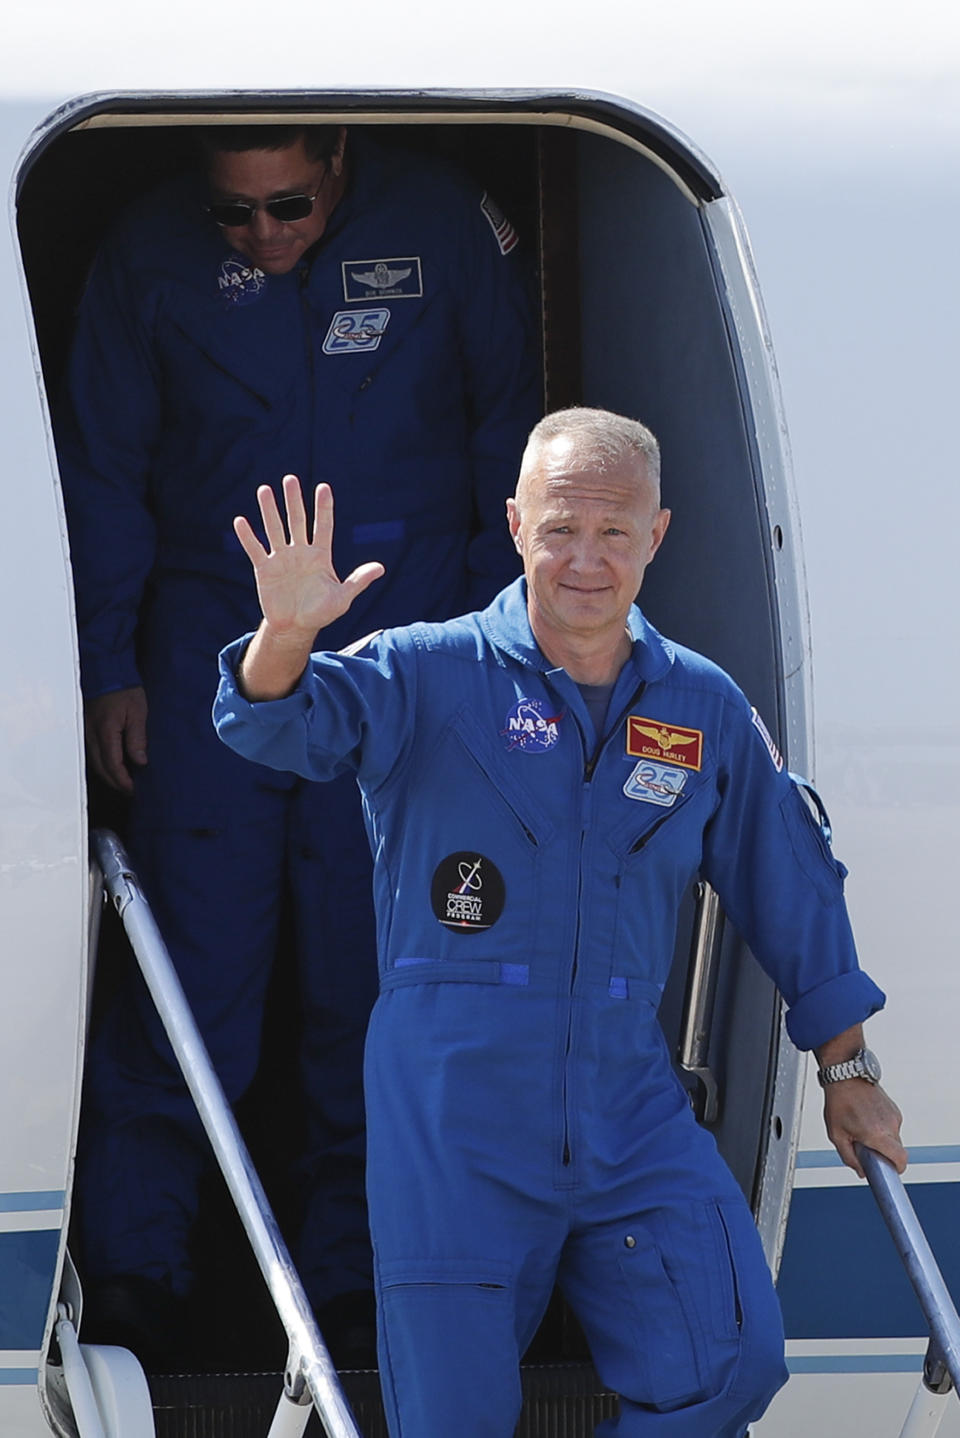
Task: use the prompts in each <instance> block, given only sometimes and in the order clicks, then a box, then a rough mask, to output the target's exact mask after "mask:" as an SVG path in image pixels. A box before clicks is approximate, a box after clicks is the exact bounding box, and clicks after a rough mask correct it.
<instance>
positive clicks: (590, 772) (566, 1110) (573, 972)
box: [561, 681, 647, 1168]
mask: <svg viewBox="0 0 960 1438" xmlns="http://www.w3.org/2000/svg"><path fill="white" fill-rule="evenodd" d="M646 687H647V686H646V682H645V681H644V682H641V684H640V686H639V688H638V689H636V690H635V691H634V693H633V694H631V696H630V699H629V701H628V702H627V705H626V708H625V709H623V710H622V711H621V713H620V714H619V715H618V716H617V719H616V722H615V723H614V724H612V725H608V726H607V732H606V734H604V735H602V736H601V737H600V739H599V740H598V741H597V744H596V747H595V748H594V751H593V754H592V755H588V754H587V741H586V735H585V734H584V732H583V728H582V727H581V725H580V722H579V720H576V715H574V719H575V720H576V723H577V730H578V732H579V734H580V743H581V744H582V746H583V753H584V764H583V783H582V789H581V800H580V815H581V822H580V852H579V856H578V860H577V926H576V931H575V933H574V939H573V962H572V963H571V965H570V987H569V989H568V991H567V1033H566V1039H565V1041H564V1050H563V1083H562V1093H561V1103H562V1107H563V1147H562V1150H561V1164H562V1166H563V1167H564V1168H569V1167H570V1164H571V1163H572V1162H573V1152H572V1148H571V1143H570V1103H569V1084H568V1077H569V1070H570V1054H571V1051H572V1048H573V990H574V986H575V985H576V981H577V972H578V970H579V967H580V914H581V909H582V899H583V848H584V843H585V841H586V837H587V831H586V827H585V825H584V823H583V816H584V813H585V810H586V808H587V804H588V802H589V794H590V784H591V783H592V782H593V776H594V773H595V772H596V768H597V764H598V763H599V762H600V757H601V755H602V754H603V751H604V749H605V748H606V746H607V744H608V743H609V741H610V740H611V739H612V738H613V736H614V734H616V733H617V732H618V730H619V728H620V725H621V724H622V722H623V720H624V719H625V718H626V716H627V715H628V714H629V712H630V710H631V709H632V708H633V707H634V705H635V704H639V702H640V699H641V698H642V696H643V692H644V690H645V689H646Z"/></svg>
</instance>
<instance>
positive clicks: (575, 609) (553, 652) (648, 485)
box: [507, 435, 670, 678]
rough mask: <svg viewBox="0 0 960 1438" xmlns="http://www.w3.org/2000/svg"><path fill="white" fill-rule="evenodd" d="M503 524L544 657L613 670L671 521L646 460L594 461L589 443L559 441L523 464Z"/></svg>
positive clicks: (629, 456) (626, 648) (564, 437)
mask: <svg viewBox="0 0 960 1438" xmlns="http://www.w3.org/2000/svg"><path fill="white" fill-rule="evenodd" d="M507 517H508V519H509V522H510V532H511V534H512V535H513V540H514V544H515V545H516V547H517V551H518V553H519V554H520V556H521V558H522V559H523V569H524V574H525V575H526V579H527V607H528V611H529V615H530V625H531V628H532V629H533V633H534V636H535V638H536V640H537V643H538V644H539V645H540V648H541V649H542V650H543V652H544V654H546V656H547V658H548V659H550V660H551V661H552V662H554V663H557V664H562V665H563V666H564V667H565V668H567V669H571V672H572V670H573V669H576V668H577V667H578V663H577V660H578V658H583V657H584V656H586V657H589V656H595V658H596V660H597V662H598V663H600V664H601V666H603V664H604V663H605V662H607V661H608V662H609V666H612V667H614V668H613V672H616V669H618V668H619V667H620V665H622V664H623V662H624V661H625V659H626V657H627V653H628V652H629V646H630V641H629V640H628V639H627V637H626V633H625V623H626V618H627V613H628V611H629V609H630V606H631V604H632V603H633V601H634V599H635V598H636V596H637V592H638V590H639V589H640V585H641V584H642V582H643V575H644V571H645V570H646V567H647V565H648V564H649V563H650V561H651V559H652V558H653V556H654V555H655V554H656V552H657V550H658V549H659V547H660V543H661V541H662V539H663V536H664V534H665V533H666V530H667V525H668V524H669V522H670V511H669V510H667V509H661V508H660V504H659V497H658V494H657V489H656V485H655V484H653V483H652V482H651V481H650V479H649V477H648V473H647V463H646V460H645V459H644V458H643V456H641V455H639V454H635V453H632V452H631V453H629V454H626V455H624V456H622V457H620V458H619V459H617V460H613V461H609V460H608V461H606V462H605V463H602V464H601V463H598V462H597V459H596V456H595V455H594V454H592V453H591V451H590V446H589V442H588V441H585V440H583V439H580V440H577V439H573V438H571V437H569V436H567V435H559V436H557V437H556V438H554V439H551V440H549V441H547V442H546V443H545V444H543V445H542V446H540V447H539V448H538V449H536V450H535V451H534V453H533V455H532V456H529V455H528V456H527V457H525V460H524V466H523V469H522V470H521V474H520V480H519V482H518V484H517V494H516V498H515V499H511V500H508V501H507ZM571 666H572V668H571ZM574 677H575V678H576V677H577V675H576V673H574Z"/></svg>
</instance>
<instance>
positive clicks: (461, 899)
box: [430, 850, 507, 934]
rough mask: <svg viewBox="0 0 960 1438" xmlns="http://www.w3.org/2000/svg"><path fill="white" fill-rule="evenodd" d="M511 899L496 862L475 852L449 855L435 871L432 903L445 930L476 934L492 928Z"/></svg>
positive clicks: (431, 896)
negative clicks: (508, 897)
mask: <svg viewBox="0 0 960 1438" xmlns="http://www.w3.org/2000/svg"><path fill="white" fill-rule="evenodd" d="M506 897H507V889H506V885H505V884H504V882H503V875H502V874H501V872H500V870H499V869H498V868H497V866H496V864H495V863H494V862H493V860H492V859H485V858H484V856H483V855H482V854H478V853H476V852H475V851H473V850H470V851H467V852H464V853H461V854H448V855H447V857H446V858H445V859H441V860H440V863H439V864H438V865H437V867H436V869H434V871H433V880H432V882H431V885H430V902H431V904H432V905H433V912H434V913H435V914H436V916H437V918H438V919H439V920H440V922H441V924H442V925H443V926H444V928H445V929H450V930H451V931H452V932H453V933H455V934H476V933H479V932H480V931H481V930H483V929H490V928H492V927H493V925H494V924H495V923H496V922H497V920H498V919H499V917H500V915H501V914H502V913H503V905H504V902H505V900H506Z"/></svg>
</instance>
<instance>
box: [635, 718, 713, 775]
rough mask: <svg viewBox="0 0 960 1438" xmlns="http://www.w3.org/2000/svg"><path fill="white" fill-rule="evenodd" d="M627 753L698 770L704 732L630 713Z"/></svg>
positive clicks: (640, 757)
mask: <svg viewBox="0 0 960 1438" xmlns="http://www.w3.org/2000/svg"><path fill="white" fill-rule="evenodd" d="M627 753H628V754H629V755H630V756H631V757H632V758H636V759H657V760H661V761H666V763H668V764H681V765H682V766H683V768H684V769H699V768H700V764H701V762H702V760H703V732H702V730H700V729H684V728H683V727H682V726H681V725H679V724H665V723H664V722H663V720H661V719H647V718H645V717H644V715H642V714H631V715H630V717H629V718H628V720H627Z"/></svg>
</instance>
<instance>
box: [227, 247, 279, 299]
mask: <svg viewBox="0 0 960 1438" xmlns="http://www.w3.org/2000/svg"><path fill="white" fill-rule="evenodd" d="M266 283H267V277H266V275H265V274H264V272H263V270H261V269H259V268H258V267H257V266H256V265H251V263H250V261H249V260H247V259H244V257H243V255H238V254H232V255H228V256H227V258H226V259H225V260H224V261H223V262H222V263H221V265H220V269H219V272H218V274H217V289H218V290H219V292H220V298H221V299H222V300H223V301H224V303H225V304H227V305H230V306H233V305H250V304H253V302H254V300H258V299H259V298H260V296H261V294H262V293H263V291H264V289H265V288H266Z"/></svg>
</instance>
